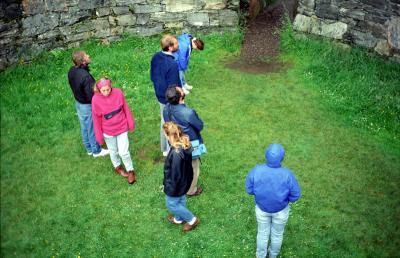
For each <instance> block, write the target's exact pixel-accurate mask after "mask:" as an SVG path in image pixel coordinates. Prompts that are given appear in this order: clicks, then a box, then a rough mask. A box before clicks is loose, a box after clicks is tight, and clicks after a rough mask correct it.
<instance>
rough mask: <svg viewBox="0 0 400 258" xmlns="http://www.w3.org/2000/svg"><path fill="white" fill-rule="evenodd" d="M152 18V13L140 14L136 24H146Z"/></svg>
mask: <svg viewBox="0 0 400 258" xmlns="http://www.w3.org/2000/svg"><path fill="white" fill-rule="evenodd" d="M149 20H150V14H138V15H137V18H136V24H139V25H145V24H147V23H148V22H149Z"/></svg>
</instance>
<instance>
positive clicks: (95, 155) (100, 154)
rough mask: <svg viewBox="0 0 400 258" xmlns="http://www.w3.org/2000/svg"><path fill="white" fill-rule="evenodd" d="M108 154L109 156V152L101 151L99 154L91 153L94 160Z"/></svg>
mask: <svg viewBox="0 0 400 258" xmlns="http://www.w3.org/2000/svg"><path fill="white" fill-rule="evenodd" d="M109 154H110V151H109V150H106V149H101V151H100V152H99V153H97V154H95V153H93V157H95V158H97V157H103V156H106V155H109Z"/></svg>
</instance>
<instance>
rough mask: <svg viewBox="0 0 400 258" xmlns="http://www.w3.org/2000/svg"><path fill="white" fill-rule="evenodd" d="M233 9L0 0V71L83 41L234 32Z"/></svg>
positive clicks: (228, 2)
mask: <svg viewBox="0 0 400 258" xmlns="http://www.w3.org/2000/svg"><path fill="white" fill-rule="evenodd" d="M238 8H239V0H22V1H21V0H1V1H0V70H3V69H4V68H5V67H6V66H8V65H10V64H12V63H16V62H17V61H18V60H29V59H31V58H32V57H33V56H35V55H37V54H39V53H41V52H42V51H43V50H48V49H54V48H65V47H75V46H78V45H79V44H80V43H81V42H82V41H85V40H88V39H99V40H105V41H113V40H116V39H119V38H120V37H121V36H122V34H123V33H134V34H137V35H140V36H151V35H156V34H159V33H161V32H164V31H172V32H175V31H177V32H180V31H191V32H196V31H204V32H207V31H222V30H226V29H232V28H236V27H237V25H238V22H239V18H238Z"/></svg>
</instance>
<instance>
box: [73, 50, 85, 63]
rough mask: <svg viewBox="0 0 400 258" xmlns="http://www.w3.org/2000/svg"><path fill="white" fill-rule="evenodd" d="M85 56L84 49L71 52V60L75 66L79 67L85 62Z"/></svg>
mask: <svg viewBox="0 0 400 258" xmlns="http://www.w3.org/2000/svg"><path fill="white" fill-rule="evenodd" d="M85 56H86V52H85V51H76V52H74V53H72V62H74V65H75V66H77V67H79V66H81V65H82V64H83V63H84V62H85Z"/></svg>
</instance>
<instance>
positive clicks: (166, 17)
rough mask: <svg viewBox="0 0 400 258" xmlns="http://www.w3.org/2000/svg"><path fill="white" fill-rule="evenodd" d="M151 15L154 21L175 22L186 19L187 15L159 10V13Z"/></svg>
mask: <svg viewBox="0 0 400 258" xmlns="http://www.w3.org/2000/svg"><path fill="white" fill-rule="evenodd" d="M150 17H151V19H152V20H154V21H160V22H173V21H180V20H183V19H185V18H186V15H185V14H183V13H168V12H157V13H152V14H151V16H150Z"/></svg>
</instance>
